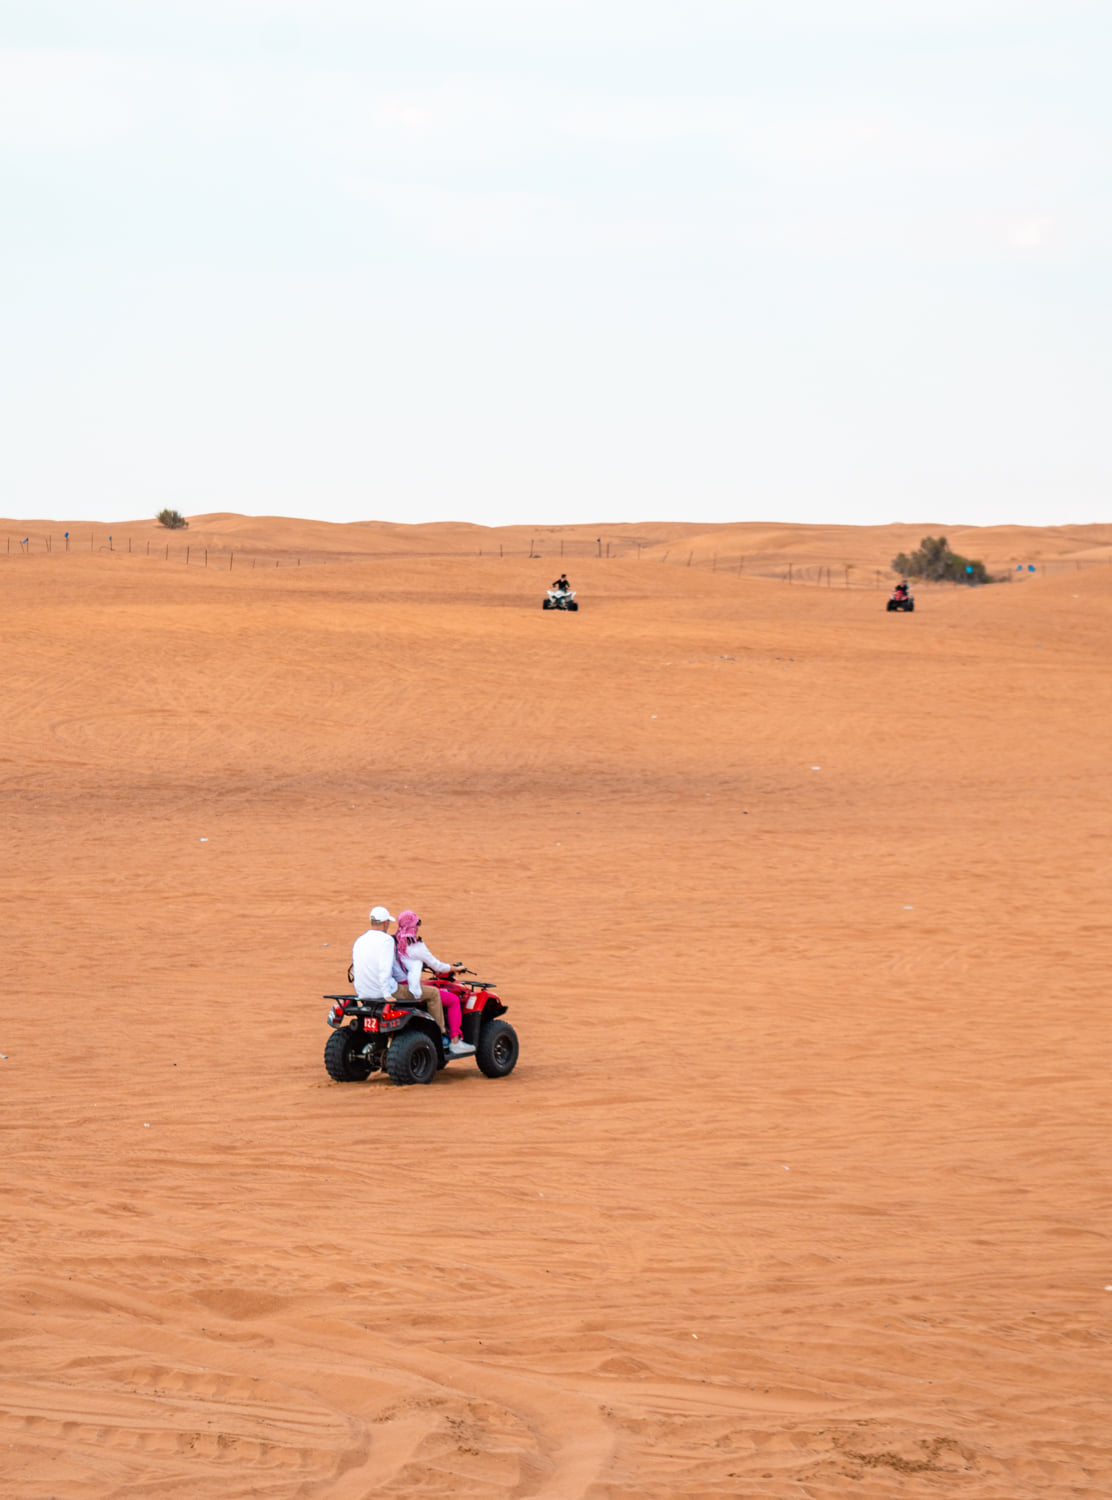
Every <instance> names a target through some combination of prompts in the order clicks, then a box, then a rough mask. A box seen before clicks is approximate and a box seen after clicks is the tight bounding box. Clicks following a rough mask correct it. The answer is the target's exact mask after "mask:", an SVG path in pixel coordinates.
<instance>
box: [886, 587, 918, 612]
mask: <svg viewBox="0 0 1112 1500" xmlns="http://www.w3.org/2000/svg"><path fill="white" fill-rule="evenodd" d="M900 611H903V612H905V613H906V614H909V615H910V614H914V613H915V600H914V598H913V597H912V595H911V594H910V593H908V590H907V587H906V586H903V587H901V588H895V589H893V590H892V592H891V593H890V594H889V595H888V613H889V614H890V615H893V614H897V613H899V612H900Z"/></svg>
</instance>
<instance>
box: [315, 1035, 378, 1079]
mask: <svg viewBox="0 0 1112 1500" xmlns="http://www.w3.org/2000/svg"><path fill="white" fill-rule="evenodd" d="M362 1046H363V1033H362V1032H361V1031H356V1029H355V1028H354V1027H353V1026H343V1027H341V1028H340V1030H339V1031H334V1032H333V1033H332V1035H331V1036H330V1037H329V1038H328V1040H327V1042H325V1044H324V1067H325V1071H326V1072H327V1074H328V1076H329V1078H332V1079H335V1081H336V1082H337V1083H362V1082H363V1080H364V1079H365V1078H369V1077H370V1076H371V1065H370V1063H369V1062H368V1061H367V1059H366V1058H365V1057H361V1056H360V1048H361V1047H362Z"/></svg>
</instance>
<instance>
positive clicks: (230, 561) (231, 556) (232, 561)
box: [228, 552, 236, 573]
mask: <svg viewBox="0 0 1112 1500" xmlns="http://www.w3.org/2000/svg"><path fill="white" fill-rule="evenodd" d="M235 565H236V555H235V553H234V552H230V553H229V554H228V572H229V573H230V572H231V571H232V569H233V568H234V567H235Z"/></svg>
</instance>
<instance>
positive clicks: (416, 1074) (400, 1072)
mask: <svg viewBox="0 0 1112 1500" xmlns="http://www.w3.org/2000/svg"><path fill="white" fill-rule="evenodd" d="M439 1051H440V1048H439V1047H438V1046H436V1044H435V1043H434V1042H433V1040H432V1038H431V1037H430V1036H426V1035H425V1033H424V1032H423V1031H403V1032H402V1034H401V1036H399V1037H396V1038H395V1039H394V1041H392V1042H391V1043H390V1050H389V1052H387V1054H386V1071H387V1073H388V1074H389V1075H390V1082H391V1083H399V1084H406V1083H431V1082H432V1081H433V1079H434V1078H435V1077H436V1071H437V1068H438V1067H439V1066H440V1058H439V1057H438V1055H437V1054H438V1053H439Z"/></svg>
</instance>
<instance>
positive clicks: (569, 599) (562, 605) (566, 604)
mask: <svg viewBox="0 0 1112 1500" xmlns="http://www.w3.org/2000/svg"><path fill="white" fill-rule="evenodd" d="M541 608H542V609H569V610H571V612H572V614H574V613H575V611H576V610H577V609H578V608H579V605H578V604H576V602H575V590H574V589H549V591H548V598H547V599H543V600H542V601H541Z"/></svg>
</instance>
